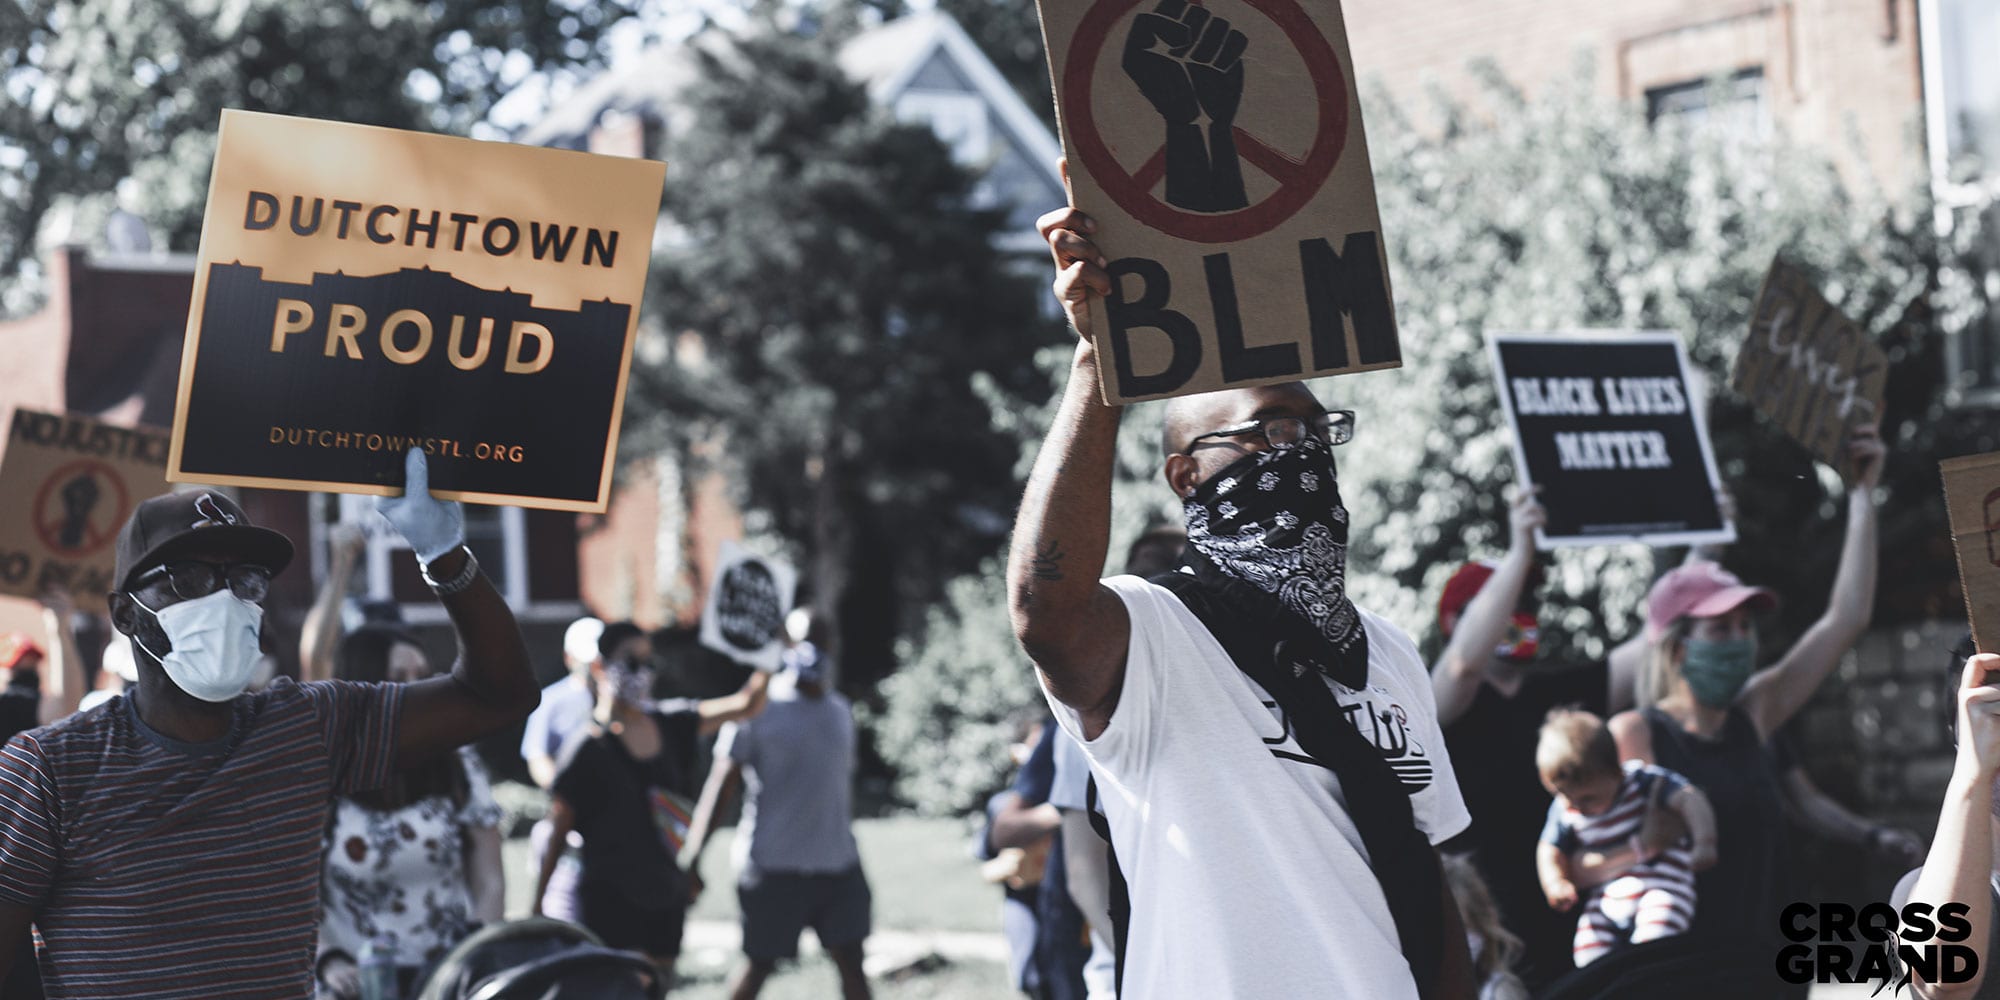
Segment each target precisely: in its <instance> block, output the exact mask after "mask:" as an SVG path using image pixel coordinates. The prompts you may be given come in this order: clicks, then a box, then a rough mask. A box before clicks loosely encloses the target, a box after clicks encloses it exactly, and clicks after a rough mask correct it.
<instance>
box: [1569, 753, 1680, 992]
mask: <svg viewBox="0 0 2000 1000" xmlns="http://www.w3.org/2000/svg"><path fill="white" fill-rule="evenodd" d="M1688 787H1690V786H1689V785H1688V781H1687V779H1686V778H1683V777H1681V776H1680V775H1679V774H1676V773H1674V772H1672V771H1669V770H1667V769H1666V768H1663V767H1659V766H1657V765H1653V764H1647V763H1644V762H1642V761H1638V760H1628V761H1626V762H1625V775H1624V778H1623V779H1622V780H1621V781H1620V782H1619V784H1618V795H1617V796H1616V797H1615V798H1614V799H1613V800H1612V803H1611V806H1610V807H1609V808H1607V809H1605V810H1604V811H1603V812H1602V813H1599V814H1598V815H1595V816H1585V815H1584V814H1582V813H1580V812H1577V811H1576V810H1575V809H1571V808H1569V806H1568V805H1567V801H1568V800H1566V799H1557V800H1555V801H1554V802H1551V803H1549V819H1548V824H1547V825H1546V826H1544V827H1543V829H1542V841H1543V842H1544V843H1548V844H1554V845H1555V846H1556V848H1557V849H1558V850H1561V851H1562V852H1563V853H1564V854H1567V855H1569V856H1570V857H1571V858H1574V857H1575V856H1576V855H1577V854H1578V853H1579V852H1583V851H1600V852H1606V853H1609V852H1613V851H1617V850H1619V849H1621V848H1623V847H1625V846H1627V845H1628V844H1630V843H1631V841H1632V838H1633V837H1634V836H1636V835H1637V834H1638V833H1639V829H1640V827H1642V826H1644V825H1645V822H1646V803H1647V802H1649V801H1658V802H1659V803H1660V805H1661V806H1662V807H1664V806H1665V805H1666V804H1667V803H1668V801H1670V800H1671V799H1672V798H1673V797H1674V796H1675V795H1676V794H1678V793H1679V792H1680V791H1681V789H1683V788H1688ZM1693 861H1694V854H1693V850H1692V848H1691V846H1690V844H1689V842H1688V840H1687V839H1686V838H1682V839H1681V840H1680V841H1679V842H1678V843H1675V844H1674V845H1673V846H1671V847H1668V848H1667V849H1666V850H1664V851H1661V852H1660V853H1659V854H1658V855H1656V856H1654V857H1653V858H1651V859H1650V860H1647V861H1642V862H1639V863H1638V864H1635V865H1633V866H1632V867H1631V868H1629V869H1626V871H1625V873H1624V874H1623V875H1621V876H1619V877H1618V878H1615V879H1612V880H1611V881H1609V882H1606V883H1605V884H1604V885H1601V886H1598V887H1597V888H1596V889H1594V890H1592V891H1591V893H1590V894H1589V895H1588V896H1587V897H1586V898H1585V900H1584V905H1583V907H1582V912H1581V913H1580V914H1579V927H1578V930H1577V936H1576V940H1575V943H1574V952H1575V956H1576V959H1577V964H1578V965H1579V966H1582V965H1585V964H1588V962H1589V961H1590V960H1591V959H1594V958H1596V957H1599V956H1600V955H1601V954H1602V953H1603V952H1604V951H1606V950H1608V949H1610V948H1613V947H1616V946H1618V945H1620V944H1624V943H1627V942H1636V941H1648V940H1653V939H1655V938H1659V937H1666V936H1670V935H1673V934H1679V933H1682V932H1685V931H1686V930H1687V928H1688V924H1689V922H1690V921H1692V919H1693V917H1694V909H1695V890H1694V867H1693Z"/></svg>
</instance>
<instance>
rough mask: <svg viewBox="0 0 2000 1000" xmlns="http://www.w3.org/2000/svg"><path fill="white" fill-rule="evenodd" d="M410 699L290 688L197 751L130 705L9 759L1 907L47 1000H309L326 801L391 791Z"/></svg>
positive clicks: (239, 705)
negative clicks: (12, 919)
mask: <svg viewBox="0 0 2000 1000" xmlns="http://www.w3.org/2000/svg"><path fill="white" fill-rule="evenodd" d="M402 703H403V695H402V687H401V686H400V685H395V684H351V683H345V682H340V681H327V682H317V683H311V684H297V683H294V682H292V681H291V680H288V679H283V678H281V679H279V680H276V681H273V682H272V683H271V685H270V686H269V687H268V688H266V689H265V690H263V691H262V692H259V693H256V694H248V695H244V696H242V697H240V698H237V699H236V701H235V703H234V709H235V717H234V719H233V720H232V722H231V725H230V732H229V735H228V736H226V737H224V738H223V739H221V740H217V741H215V742H213V743H200V744H197V743H183V742H180V741H178V740H174V739H170V738H168V737H166V736H163V735H161V734H159V733H157V732H155V731H153V730H152V729H151V728H150V727H148V726H147V725H146V724H145V723H144V722H142V721H141V720H140V719H139V716H138V713H137V712H136V711H134V710H133V707H132V701H131V699H130V698H126V697H123V696H120V697H117V698H113V699H111V700H110V701H108V702H106V703H104V704H103V705H100V706H98V707H97V708H94V709H92V710H90V711H88V712H83V713H80V714H78V715H72V716H70V717H69V718H67V719H64V720H62V721H60V722H57V723H55V724H53V725H50V726H44V727H42V728H40V729H34V730H30V731H28V732H26V733H22V734H21V735H19V736H17V737H15V738H14V739H13V740H12V741H10V742H9V743H8V744H7V745H6V747H5V748H4V749H0V785H4V786H5V787H4V789H0V900H5V901H7V902H11V903H15V904H18V905H24V906H28V907H31V908H33V909H34V910H35V927H36V931H37V939H38V941H39V943H40V945H41V948H40V958H41V969H42V977H43V981H44V983H45V988H46V990H47V994H48V996H49V998H50V1000H71V998H83V997H91V998H107V997H135V998H136V997H146V998H151V1000H178V998H185V1000H221V998H226V997H243V998H250V997H255V998H259V1000H267V998H274V997H276V998H284V997H293V998H306V997H311V996H312V994H313V984H312V961H313V949H314V944H315V940H316V937H317V932H318V926H319V915H320V899H319V888H320V861H321V855H320V850H321V838H322V836H323V835H324V833H325V829H326V817H327V804H328V802H329V801H330V800H331V799H332V797H333V796H335V795H345V794H349V793H353V792H358V791H365V790H368V789H371V788H375V787H378V786H380V785H381V784H382V783H383V782H384V781H385V780H386V779H387V777H388V775H389V773H390V764H391V761H392V758H393V756H394V753H395V741H396V728H397V722H398V718H399V716H400V715H401V710H402Z"/></svg>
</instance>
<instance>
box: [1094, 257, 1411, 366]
mask: <svg viewBox="0 0 2000 1000" xmlns="http://www.w3.org/2000/svg"><path fill="white" fill-rule="evenodd" d="M1298 256H1299V277H1300V294H1301V295H1302V296H1303V298H1304V301H1305V306H1306V315H1307V320H1308V322H1307V331H1306V332H1307V337H1306V339H1305V340H1304V342H1303V344H1301V343H1298V342H1293V341H1292V340H1290V339H1289V337H1290V334H1289V333H1288V332H1286V331H1277V332H1275V333H1274V332H1273V331H1268V330H1266V331H1255V330H1252V331H1247V332H1246V331H1245V329H1244V324H1243V315H1244V313H1245V311H1246V310H1245V309H1244V308H1243V307H1242V304H1241V303H1239V301H1238V298H1237V291H1236V285H1237V282H1236V275H1235V271H1234V269H1233V266H1232V264H1231V260H1230V255H1229V254H1228V253H1214V254H1208V255H1206V256H1204V257H1202V259H1201V260H1202V270H1201V273H1200V275H1199V276H1196V275H1193V274H1186V273H1183V274H1181V275H1178V276H1177V275H1174V274H1172V273H1170V272H1169V271H1168V269H1167V268H1166V267H1165V266H1164V265H1163V264H1161V263H1160V262H1159V261H1157V260H1153V259H1151V258H1147V257H1122V258H1119V259H1118V260H1114V261H1112V262H1111V263H1110V265H1109V266H1108V267H1107V268H1106V272H1107V273H1108V274H1109V275H1110V277H1111V294H1110V295H1108V296H1106V297H1105V299H1104V310H1105V315H1106V318H1107V319H1108V320H1109V327H1110V328H1109V330H1107V331H1106V336H1107V338H1108V342H1109V344H1110V348H1111V376H1112V384H1111V387H1112V389H1113V390H1114V392H1115V393H1116V396H1117V397H1118V398H1125V399H1136V398H1142V397H1152V396H1166V395H1172V394H1174V393H1176V392H1178V391H1180V390H1181V389H1182V388H1183V387H1184V386H1186V385H1187V384H1188V383H1189V382H1190V381H1191V380H1192V379H1193V378H1194V377H1195V374H1196V373H1197V372H1199V371H1200V370H1201V367H1202V364H1203V360H1204V358H1203V353H1202V352H1203V343H1204V341H1205V340H1212V342H1213V343H1214V344H1215V349H1216V354H1217V357H1216V362H1217V364H1218V366H1219V367H1220V369H1221V373H1222V379H1223V381H1224V382H1225V383H1228V384H1231V385H1235V384H1247V383H1251V382H1259V381H1263V382H1269V381H1276V380H1280V379H1287V378H1300V377H1304V376H1305V375H1306V374H1307V373H1309V372H1322V371H1331V370H1338V369H1348V368H1360V367H1381V366H1388V365H1394V364H1397V363H1399V362H1400V361H1401V360H1402V349H1401V347H1400V346H1398V344H1397V342H1396V317H1395V311H1394V309H1393V308H1392V307H1391V304H1390V300H1389V287H1388V283H1387V280H1386V278H1385V275H1384V272H1383V266H1382V253H1381V241H1380V239H1379V238H1378V237H1377V235H1376V233H1374V232H1373V231H1370V232H1363V233H1353V234H1350V235H1349V236H1348V237H1347V238H1346V239H1345V240H1344V241H1343V242H1342V244H1341V247H1340V249H1339V250H1337V251H1336V250H1335V249H1334V247H1333V245H1332V243H1331V242H1329V241H1328V240H1326V239H1310V240H1301V241H1300V242H1299V245H1298ZM1176 277H1178V278H1179V279H1180V280H1182V281H1194V280H1199V281H1202V282H1203V283H1204V284H1205V286H1206V289H1207V292H1208V300H1209V305H1210V309H1211V311H1212V315H1210V316H1209V317H1206V319H1208V320H1210V321H1211V322H1212V323H1213V326H1212V329H1213V331H1214V336H1213V338H1205V337H1203V335H1202V330H1201V327H1200V325H1199V322H1198V321H1197V319H1196V318H1195V317H1192V316H1189V315H1188V314H1187V313H1185V312H1182V311H1180V310H1177V309H1175V308H1173V307H1172V306H1173V301H1174V287H1175V279H1176ZM1136 331H1149V332H1150V333H1151V334H1152V335H1156V336H1162V337H1165V338H1166V341H1167V347H1168V361H1167V363H1166V364H1165V366H1164V367H1161V368H1160V370H1158V371H1155V372H1149V373H1142V372H1139V371H1136V370H1135V355H1136V354H1137V353H1138V352H1137V351H1135V349H1134V346H1133V340H1134V336H1135V332H1136ZM1349 331H1352V332H1353V335H1354V341H1355V351H1354V354H1353V356H1351V357H1350V354H1349V351H1348V346H1347V340H1348V333H1349ZM1257 334H1262V336H1263V338H1264V339H1269V338H1272V337H1278V338H1282V339H1281V342H1277V343H1266V344H1261V345H1255V346H1253V345H1251V344H1250V343H1249V337H1250V336H1254V335H1257ZM1301 347H1305V348H1308V349H1309V353H1306V352H1302V351H1301Z"/></svg>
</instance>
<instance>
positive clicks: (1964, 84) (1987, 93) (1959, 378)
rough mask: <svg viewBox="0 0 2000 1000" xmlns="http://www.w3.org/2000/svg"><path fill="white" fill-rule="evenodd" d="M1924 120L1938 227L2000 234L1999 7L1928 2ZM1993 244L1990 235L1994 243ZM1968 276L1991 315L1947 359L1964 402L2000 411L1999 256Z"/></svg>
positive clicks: (1962, 333) (1967, 330)
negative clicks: (1999, 407) (1996, 310)
mask: <svg viewBox="0 0 2000 1000" xmlns="http://www.w3.org/2000/svg"><path fill="white" fill-rule="evenodd" d="M1918 17H1919V19H1920V22H1921V25H1922V29H1923V38H1922V42H1923V57H1924V117H1925V125H1926V139H1927V140H1928V141H1927V145H1928V146H1929V148H1930V167H1931V191H1932V194H1933V195H1934V197H1935V198H1936V205H1937V228H1938V232H1939V233H1940V235H1943V236H1945V237H1946V238H1947V239H1951V238H1953V237H1954V234H1956V233H1957V232H1958V231H1959V230H1960V229H1961V228H1962V227H1965V226H1968V225H1971V224H1973V223H1980V224H1981V230H1982V231H1983V232H1985V233H1988V234H1991V233H1994V232H2000V230H1996V229H1995V228H1993V227H1995V226H2000V61H1996V60H1995V59H1994V58H1993V53H1995V52H1996V51H2000V4H1995V3H1993V2H1992V0H1922V5H1921V6H1920V7H1919V8H1918ZM1988 245H1989V246H1990V245H1991V237H1990V236H1989V237H1988ZM1971 268H1972V270H1973V272H1974V273H1972V274H1971V275H1969V276H1968V277H1969V278H1970V283H1971V286H1972V288H1974V289H1976V290H1977V292H1978V294H1977V295H1976V298H1977V299H1983V301H1984V302H1985V303H1986V305H1987V307H1988V308H1987V310H1986V313H1985V315H1983V316H1979V317H1976V318H1974V319H1972V320H1970V321H1968V322H1966V323H1965V324H1964V325H1963V326H1962V328H1960V329H1956V330H1953V331H1951V338H1952V342H1951V344H1950V349H1949V350H1948V351H1947V354H1946V357H1947V359H1948V362H1949V364H1950V368H1951V371H1950V373H1951V376H1952V383H1953V386H1954V388H1955V389H1956V398H1957V399H1958V401H1959V402H1960V403H1963V404H1968V405H1979V406H1996V405H2000V315H1995V313H1994V311H1993V309H1992V308H1991V307H1992V305H1993V304H1994V303H1995V302H2000V254H1995V253H1993V252H1990V251H1989V252H1988V253H1987V254H1986V255H1985V257H1984V259H1983V260H1978V261H1974V262H1972V264H1971Z"/></svg>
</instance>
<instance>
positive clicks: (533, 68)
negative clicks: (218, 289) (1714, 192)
mask: <svg viewBox="0 0 2000 1000" xmlns="http://www.w3.org/2000/svg"><path fill="white" fill-rule="evenodd" d="M637 2H638V0H611V2H608V3H569V2H565V0H499V2H495V0H374V2H369V3H355V2H351V0H341V2H331V3H321V2H315V0H187V2H174V3H129V2H125V0H21V2H19V3H9V4H0V89H4V93H5V97H4V98H0V314H11V313H18V312H21V311H24V310H26V309H28V308H30V307H31V305H32V301H33V299H34V297H35V295H36V288H37V285H38V282H39V274H40V272H39V270H38V269H37V268H35V267H33V266H32V264H33V260H32V258H33V257H34V255H35V253H36V250H37V246H36V243H37V236H38V234H39V233H40V231H41V227H42V221H43V218H44V216H46V215H47V214H48V213H49V212H50V210H51V209H52V208H55V207H57V206H59V205H62V204H64V203H65V202H69V203H74V204H76V205H77V207H78V212H79V217H80V218H86V219H87V218H96V217H101V216H102V215H103V214H105V213H107V212H108V211H109V205H110V203H111V198H112V196H113V191H114V189H116V188H117V187H118V185H119V184H120V182H121V181H126V179H127V178H131V181H129V182H127V190H128V197H129V198H130V199H131V201H132V202H133V203H134V204H135V205H136V206H137V207H139V208H140V209H141V211H140V214H141V215H142V216H144V217H145V218H146V219H147V221H148V222H149V223H151V225H152V226H153V227H154V228H155V229H157V230H158V231H160V232H163V233H164V234H165V235H166V238H167V242H168V244H169V245H170V246H171V247H174V248H176V249H184V250H192V249H193V248H194V246H195V241H196V238H197V236H198V234H199V231H200V227H201V210H202V206H203V203H204V202H205V200H206V198H207V193H208V174H209V163H210V161H211V160H212V159H213V157H214V153H215V129H216V124H217V122H218V121H219V118H220V114H221V111H222V109H224V108H244V109H248V110H252V111H269V112H275V113H278V114H288V115H303V116H307V117H314V118H328V119H333V120H337V121H348V122H359V123H363V124H369V125H385V126H390V127H395V128H414V129H423V130H427V131H433V132H446V133H451V134H457V135H468V134H475V133H476V132H477V131H478V126H479V125H480V123H482V122H483V121H485V119H486V117H487V115H488V113H489V112H490V111H491V110H492V108H493V106H494V103H495V102H496V101H498V100H499V99H500V98H501V97H502V96H503V95H505V94H506V93H507V92H508V91H509V90H510V89H512V88H513V87H514V86H516V85H517V84H519V83H520V82H522V81H523V80H525V79H527V78H528V76H529V75H530V74H532V73H534V72H537V71H543V70H564V69H576V70H588V69H590V68H592V67H595V66H597V65H599V64H600V63H601V54H600V51H599V41H600V39H601V38H602V36H603V33H604V31H605V29H606V28H608V27H609V26H610V25H611V24H612V23H614V22H615V21H617V20H619V19H620V18H623V17H625V16H626V15H627V14H628V13H630V11H631V9H632V8H633V7H634V6H636V4H637ZM485 131H486V132H487V134H488V135H494V134H497V133H496V132H495V131H494V130H493V129H491V128H490V127H489V128H487V129H485ZM127 207H128V208H130V207H133V206H132V205H128V206H127Z"/></svg>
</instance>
